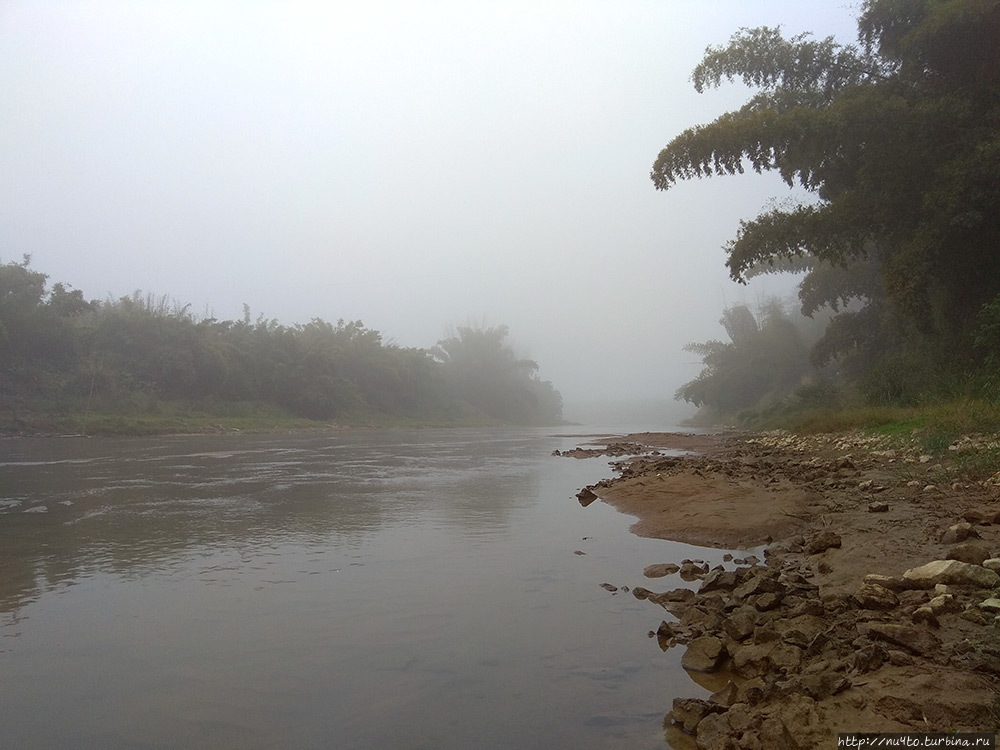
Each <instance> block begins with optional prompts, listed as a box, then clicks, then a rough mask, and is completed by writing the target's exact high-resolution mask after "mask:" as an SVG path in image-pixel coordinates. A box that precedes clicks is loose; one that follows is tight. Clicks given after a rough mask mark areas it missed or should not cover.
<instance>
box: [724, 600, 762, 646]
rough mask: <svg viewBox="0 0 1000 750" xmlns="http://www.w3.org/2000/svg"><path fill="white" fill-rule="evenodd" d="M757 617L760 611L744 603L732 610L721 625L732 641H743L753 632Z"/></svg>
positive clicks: (758, 617)
mask: <svg viewBox="0 0 1000 750" xmlns="http://www.w3.org/2000/svg"><path fill="white" fill-rule="evenodd" d="M758 619H760V613H759V612H758V611H757V610H756V609H755V608H754V607H751V606H748V605H744V606H742V607H737V608H736V609H735V610H733V612H732V613H731V614H730V615H729V617H727V618H726V620H725V621H724V622H723V623H722V627H723V629H724V630H725V631H726V635H728V636H729V637H730V638H732V639H733V640H734V641H743V640H746V639H747V638H749V637H750V636H751V635H752V634H753V631H754V626H756V624H757V620H758Z"/></svg>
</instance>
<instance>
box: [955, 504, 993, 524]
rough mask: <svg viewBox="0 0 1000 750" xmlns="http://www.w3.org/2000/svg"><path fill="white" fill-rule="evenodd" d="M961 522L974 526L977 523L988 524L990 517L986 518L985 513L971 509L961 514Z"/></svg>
mask: <svg viewBox="0 0 1000 750" xmlns="http://www.w3.org/2000/svg"><path fill="white" fill-rule="evenodd" d="M962 520H963V521H968V522H969V523H971V524H973V525H975V524H978V523H990V521H992V517H991V516H988V515H987V514H986V512H984V511H982V510H979V509H977V508H971V509H969V510H967V511H965V512H964V513H963V514H962Z"/></svg>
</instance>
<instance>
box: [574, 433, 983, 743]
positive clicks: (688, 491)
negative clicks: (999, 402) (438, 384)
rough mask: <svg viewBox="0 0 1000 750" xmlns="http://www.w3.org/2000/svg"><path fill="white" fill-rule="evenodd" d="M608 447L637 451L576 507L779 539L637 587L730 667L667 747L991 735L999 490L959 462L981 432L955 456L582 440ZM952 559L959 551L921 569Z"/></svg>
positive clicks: (655, 528) (667, 626) (666, 622)
mask: <svg viewBox="0 0 1000 750" xmlns="http://www.w3.org/2000/svg"><path fill="white" fill-rule="evenodd" d="M615 445H618V446H622V445H625V446H637V447H634V448H631V449H630V450H631V451H632V453H633V455H632V456H630V457H623V458H622V460H620V461H619V462H618V463H617V464H615V469H616V473H617V474H618V477H617V478H614V479H608V480H605V481H602V482H600V483H598V484H597V485H594V486H592V487H590V488H585V489H584V490H582V491H581V502H589V501H591V500H592V499H593V496H596V497H599V498H600V499H601V500H603V501H605V502H608V503H610V504H612V505H614V506H615V507H616V508H618V509H620V510H621V511H623V512H625V513H628V514H630V515H633V516H636V517H637V519H638V520H637V521H636V523H635V525H634V527H633V530H634V531H635V532H636V533H638V534H641V535H644V536H649V537H656V538H663V539H671V540H676V541H681V542H687V543H693V544H699V545H704V546H715V547H724V548H749V547H755V546H758V545H762V544H768V545H769V546H768V548H767V550H766V556H765V560H766V564H764V565H758V564H751V565H735V564H730V565H727V566H720V567H719V568H717V569H715V570H712V571H709V570H707V569H704V570H697V569H696V570H695V571H694V572H695V576H694V577H695V578H696V579H700V582H698V581H697V580H696V583H695V586H694V589H693V590H692V588H691V585H690V584H687V585H684V584H683V581H682V580H680V579H673V580H672V579H671V577H667V578H658V579H656V580H655V583H656V584H657V588H658V589H668V590H657V591H651V590H650V589H648V588H646V587H645V586H653V585H654V584H653V582H651V581H650V580H649V579H640V580H639V581H638V582H641V583H644V584H645V586H638V587H637V586H635V585H632V586H630V588H631V589H632V591H633V593H634V594H635V595H636V596H638V597H639V598H642V599H645V600H647V601H649V602H651V604H652V605H653V606H656V605H658V606H657V607H656V609H651V620H653V619H656V620H658V619H659V618H660V617H663V618H664V619H663V620H662V622H661V624H660V625H659V626H658V627H657V628H656V630H655V634H656V636H657V638H656V642H657V643H658V644H659V645H660V647H661V648H663V649H668V648H673V647H675V646H681V647H683V648H685V656H684V663H685V667H686V668H688V669H690V670H692V672H705V673H711V674H712V675H713V676H714V677H718V676H719V675H724V679H721V680H719V685H720V686H722V690H720V691H719V692H718V693H716V694H715V695H713V696H712V698H711V699H678V701H675V704H674V706H673V710H672V711H671V712H670V713H669V714H668V715H667V718H666V720H665V724H666V726H667V727H668V736H669V737H671V738H672V739H671V741H672V742H674V743H675V744H677V745H683V744H684V742H685V740H683V739H682V738H681V739H679V738H680V737H681V734H680V733H681V732H682V731H683V732H686V733H688V734H689V735H692V738H689V739H688V740H687V742H688V743H689V744H690V745H691V746H693V743H694V742H696V743H697V747H702V748H735V747H748V748H754V747H766V748H771V747H776V748H812V747H835V746H836V734H837V732H853V731H895V732H909V731H940V732H943V731H954V730H960V731H994V730H995V728H996V726H997V719H998V716H1000V711H998V704H997V702H996V693H995V684H994V682H995V680H996V677H997V675H998V674H1000V647H998V644H997V641H998V638H997V636H998V625H997V621H996V620H995V617H997V616H998V613H1000V601H996V600H997V599H998V598H1000V576H998V575H997V574H996V573H994V572H993V571H992V570H990V568H991V567H998V568H1000V565H996V564H995V563H992V562H990V560H991V559H992V558H994V557H995V556H996V555H998V554H1000V495H998V490H997V487H996V486H994V484H993V483H992V482H990V481H987V482H970V481H966V480H965V479H964V478H963V477H962V474H961V471H960V467H959V463H958V461H957V460H956V458H957V457H958V456H960V455H961V454H962V452H963V451H968V450H977V449H979V448H981V447H982V446H977V445H976V441H965V442H963V443H962V444H958V445H955V446H952V448H953V450H951V451H949V453H948V454H947V455H946V456H945V457H944V458H940V457H938V458H933V457H930V456H925V455H920V454H919V452H918V451H916V450H911V449H900V448H889V447H886V445H884V444H883V443H881V442H880V441H879V440H878V439H875V438H868V437H863V436H860V435H838V436H810V437H798V436H793V435H787V434H757V435H716V436H691V435H672V434H640V435H626V436H620V437H615V438H613V439H612V438H608V439H606V440H605V441H604V443H603V444H598V446H594V445H590V446H587V447H586V448H584V450H586V451H588V452H592V451H595V450H600V448H601V447H603V446H607V447H608V448H613V446H615ZM663 449H670V450H674V451H690V453H687V454H685V455H662V451H663ZM620 450H621V449H620V448H619V452H615V451H614V450H613V449H612V450H610V451H609V454H610V455H622V454H621V452H620ZM658 451H659V453H658ZM566 455H573V452H567V453H566ZM590 493H593V496H592V495H591V494H590ZM943 560H953V561H954V562H952V563H940V564H938V566H937V568H934V569H933V570H931V571H930V573H929V574H928V575H925V576H923V577H922V578H921V577H920V576H919V575H916V574H913V573H912V571H913V570H914V569H919V568H921V566H924V565H925V564H927V563H930V562H932V561H943ZM649 562H650V563H674V562H675V563H682V562H683V561H665V560H650V561H649ZM751 562H752V561H751ZM960 566H964V567H960ZM945 569H947V570H949V571H951V572H950V573H949V572H944V573H942V572H941V571H942V570H945ZM666 570H667V571H670V570H672V567H669V566H668V567H667V568H666ZM685 570H686V572H687V573H688V576H686V577H685V580H688V581H690V580H691V575H690V574H691V572H692V566H691V565H687V566H685ZM662 571H663V569H662V568H661V570H660V572H662ZM908 571H911V572H908ZM956 571H960V572H961V575H958V573H957V572H956ZM904 574H905V575H904ZM933 575H937V576H938V577H937V578H934V577H933ZM966 575H967V576H968V577H963V576H966ZM633 583H636V582H633ZM671 586H673V587H674V588H670V587H671ZM994 602H995V603H994ZM660 607H662V610H660V609H659V608H660ZM653 626H655V622H651V627H653ZM653 632H654V631H651V634H653Z"/></svg>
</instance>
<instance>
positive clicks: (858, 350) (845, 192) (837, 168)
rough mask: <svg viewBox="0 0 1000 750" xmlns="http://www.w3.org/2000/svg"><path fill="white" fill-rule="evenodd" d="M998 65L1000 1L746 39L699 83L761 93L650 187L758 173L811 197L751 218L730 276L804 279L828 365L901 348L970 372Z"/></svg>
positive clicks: (732, 246)
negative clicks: (846, 36)
mask: <svg viewBox="0 0 1000 750" xmlns="http://www.w3.org/2000/svg"><path fill="white" fill-rule="evenodd" d="M997 60H1000V0H867V2H865V3H864V5H863V6H862V9H861V13H860V16H859V18H858V41H857V43H856V44H852V45H844V44H840V43H838V42H836V41H835V40H834V39H833V38H832V37H830V38H826V39H821V40H820V39H815V38H813V37H812V36H810V35H808V34H802V35H798V36H793V37H790V38H786V37H785V36H784V35H783V34H782V32H781V30H780V29H775V28H766V27H763V28H756V29H742V30H740V31H739V32H737V33H736V34H734V35H733V36H732V38H731V39H730V41H729V43H728V44H727V45H725V46H723V47H719V48H709V49H708V50H707V51H706V54H705V56H704V59H703V60H702V62H701V63H700V64H699V65H698V66H697V67H696V68H695V70H694V73H693V76H692V80H693V82H694V85H695V88H696V89H697V90H698V91H702V90H704V89H705V88H706V87H715V86H719V85H721V84H722V82H723V81H730V82H731V81H741V82H742V83H744V84H746V85H747V86H749V87H751V88H752V89H754V91H755V93H754V94H753V96H752V97H751V98H750V99H749V101H748V102H747V103H746V104H745V105H744V106H743V107H741V108H740V109H738V110H736V111H733V112H727V113H725V114H723V115H721V116H720V117H719V118H717V119H716V120H715V121H714V122H711V123H709V124H706V125H699V126H695V127H692V128H690V129H688V130H686V131H684V132H683V133H681V134H679V135H678V136H676V137H675V138H673V140H671V141H670V142H669V143H668V144H667V146H666V147H665V148H664V149H663V150H662V151H661V152H660V154H659V156H658V157H657V159H656V161H655V163H654V165H653V169H652V173H651V177H652V180H653V183H654V185H655V186H656V188H657V189H660V190H669V189H670V188H671V187H673V186H674V185H675V184H676V183H677V182H678V181H679V180H688V179H691V178H696V177H697V178H702V177H711V176H718V175H735V174H741V173H743V172H745V171H746V170H747V169H752V170H754V171H756V172H764V171H773V172H777V173H778V174H779V175H780V176H781V178H782V179H783V180H784V181H785V182H786V183H787V184H788V185H789V186H795V185H798V186H801V187H802V188H804V189H805V190H806V191H808V193H809V194H810V195H811V199H810V200H808V201H803V202H802V203H800V204H799V205H794V206H791V207H788V208H769V209H766V210H764V211H763V212H762V213H760V214H759V215H758V216H757V217H755V218H752V219H747V220H745V221H743V222H741V225H740V227H739V230H738V231H737V233H736V236H735V238H734V239H733V240H731V241H730V242H729V243H728V245H727V247H726V251H727V255H728V260H727V266H728V268H729V271H730V274H731V276H732V278H733V279H735V280H737V281H745V280H746V279H748V278H750V277H752V276H754V275H756V274H760V273H770V272H780V271H789V270H792V271H804V272H805V276H804V280H803V281H802V284H801V287H800V297H801V302H802V305H803V312H804V313H806V314H811V313H813V312H815V311H816V310H818V309H819V308H821V307H823V306H829V307H831V308H833V309H834V310H840V311H841V314H840V315H838V316H837V318H836V319H835V320H834V323H833V324H832V325H831V327H830V330H829V332H828V334H827V336H825V337H824V339H823V340H821V341H820V342H819V343H818V344H817V346H816V349H815V350H814V358H816V359H817V361H818V362H819V363H822V362H825V361H829V360H830V359H831V358H833V357H837V356H840V355H844V354H851V355H852V356H858V357H861V358H865V357H867V358H868V361H869V364H871V362H872V361H874V360H876V359H878V358H879V357H880V356H883V355H884V354H885V353H886V352H890V351H895V350H898V349H900V348H905V347H907V346H909V347H911V348H912V347H915V346H917V347H920V348H922V349H924V350H926V351H933V352H936V353H937V354H938V355H939V356H940V357H941V358H943V359H950V360H955V359H956V358H957V359H959V360H962V361H966V362H972V361H973V359H974V358H975V357H976V351H977V349H976V347H975V346H974V344H975V342H976V341H977V340H978V339H977V332H976V331H975V330H974V326H975V321H976V320H977V313H978V312H979V311H980V310H981V309H982V308H983V306H984V305H986V304H987V303H989V302H990V301H991V300H993V299H994V298H996V297H997V295H998V293H1000V252H997V251H998V241H1000V180H998V179H997V174H998V169H1000V65H998V64H997ZM852 300H853V301H857V302H859V303H860V304H861V308H860V309H856V308H852V309H850V310H843V306H844V305H845V304H846V303H848V302H850V301H852ZM997 343H1000V342H997Z"/></svg>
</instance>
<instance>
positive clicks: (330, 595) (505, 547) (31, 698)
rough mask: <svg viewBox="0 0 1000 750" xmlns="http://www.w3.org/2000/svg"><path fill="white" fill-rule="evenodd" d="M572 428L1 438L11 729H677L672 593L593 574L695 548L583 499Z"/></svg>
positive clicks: (620, 574)
mask: <svg viewBox="0 0 1000 750" xmlns="http://www.w3.org/2000/svg"><path fill="white" fill-rule="evenodd" d="M573 440H574V439H573V438H554V437H551V436H548V435H547V434H545V432H544V431H530V430H528V431H518V430H490V431H476V430H419V431H418V430H397V431H380V432H352V433H345V434H332V435H331V434H325V435H294V436H280V437H279V436H253V435H245V436H244V435H238V436H212V437H176V438H150V439H142V440H122V439H118V440H107V439H49V440H8V441H2V442H0V488H2V489H0V495H2V498H0V509H2V512H0V551H2V554H0V566H2V569H0V636H2V637H0V681H2V684H0V688H2V689H0V715H3V716H4V717H5V720H4V729H3V731H4V738H5V741H8V742H12V743H13V746H24V747H33V748H62V747H74V748H79V747H95V748H96V747H101V748H115V747H128V748H135V747H151V748H152V747H155V748H257V747H260V748H265V747H274V748H285V747H296V748H329V747H344V748H353V747H381V746H388V747H392V746H395V747H406V748H411V747H433V748H449V747H454V748H459V747H469V746H494V747H499V746H504V747H515V746H516V747H553V746H555V747H563V746H566V747H569V746H572V747H578V748H587V747H593V748H598V747H600V748H604V747H615V746H621V747H630V748H631V747H657V748H662V747H664V735H663V730H662V727H661V720H662V716H663V714H664V713H665V712H666V710H668V709H669V705H670V699H671V697H672V695H673V694H675V693H674V692H672V691H676V694H685V695H690V694H691V686H690V684H689V682H688V680H687V678H686V677H685V676H684V675H683V673H682V672H681V670H679V668H678V664H677V662H678V659H679V656H678V655H677V654H674V653H669V652H668V653H666V654H663V653H661V652H660V651H659V649H658V648H656V646H655V642H651V641H649V640H648V639H646V637H645V634H646V631H647V630H649V629H650V628H655V627H656V624H657V623H658V620H659V618H660V617H662V613H657V612H655V611H651V610H650V605H649V604H648V603H647V602H639V601H637V600H635V599H634V598H633V597H631V596H628V595H620V596H612V595H610V594H609V593H608V592H607V591H605V590H603V589H601V588H599V586H598V584H599V583H600V582H602V581H605V580H612V581H615V582H616V583H621V584H629V585H633V586H634V585H635V584H636V583H637V582H641V577H640V576H641V571H642V569H643V567H645V565H647V564H649V563H651V562H662V561H665V560H668V559H680V558H681V557H685V556H691V555H692V551H691V550H690V549H686V548H682V547H680V546H678V545H670V544H669V543H663V542H655V541H652V540H645V539H639V538H636V537H632V536H631V535H629V534H628V533H627V527H628V525H629V520H628V519H627V518H624V517H622V516H619V515H618V514H616V513H615V512H614V511H613V510H611V509H609V508H608V507H607V506H605V505H603V504H602V503H595V504H594V505H592V506H590V507H588V508H586V509H582V508H580V506H579V504H578V503H577V501H576V499H575V497H574V496H575V493H576V491H577V490H578V489H579V488H580V487H582V486H584V485H586V484H590V483H592V482H594V481H596V480H597V479H599V478H600V477H601V476H605V475H606V474H607V471H608V470H607V465H606V463H605V462H601V461H588V462H581V461H574V460H567V459H560V458H554V457H552V456H551V455H550V454H551V452H552V451H553V450H554V449H556V448H560V449H565V448H567V447H572V444H573ZM42 506H44V507H45V508H46V510H45V511H44V512H26V511H31V510H33V509H36V508H39V507H42ZM574 551H583V552H586V554H585V555H582V556H577V555H574V554H573V553H574ZM719 554H720V555H721V554H722V553H721V551H720V552H719ZM695 556H697V555H695Z"/></svg>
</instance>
